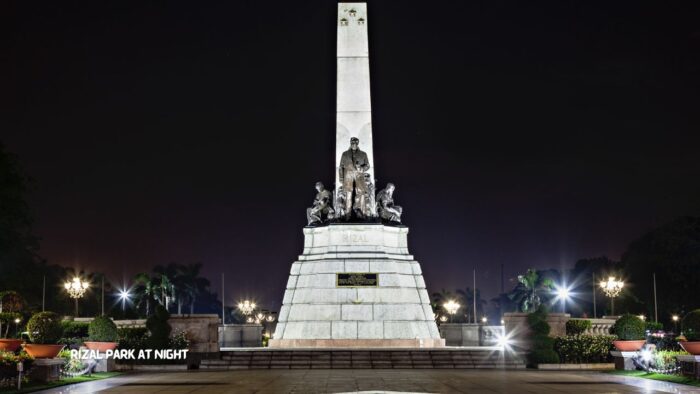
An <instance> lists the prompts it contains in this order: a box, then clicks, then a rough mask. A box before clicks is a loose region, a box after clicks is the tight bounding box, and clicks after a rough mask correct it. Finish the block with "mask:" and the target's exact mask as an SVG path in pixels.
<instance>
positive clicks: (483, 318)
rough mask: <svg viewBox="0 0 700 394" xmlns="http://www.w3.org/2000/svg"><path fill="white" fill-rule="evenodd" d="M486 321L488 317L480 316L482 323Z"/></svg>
mask: <svg viewBox="0 0 700 394" xmlns="http://www.w3.org/2000/svg"><path fill="white" fill-rule="evenodd" d="M488 321H489V319H488V318H487V317H486V316H484V317H482V318H481V322H482V323H484V324H486V323H487V322H488Z"/></svg>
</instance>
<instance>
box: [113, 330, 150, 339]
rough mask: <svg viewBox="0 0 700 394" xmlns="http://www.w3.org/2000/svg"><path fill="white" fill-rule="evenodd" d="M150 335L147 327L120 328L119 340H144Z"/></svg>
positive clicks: (118, 332) (118, 331)
mask: <svg viewBox="0 0 700 394" xmlns="http://www.w3.org/2000/svg"><path fill="white" fill-rule="evenodd" d="M147 334H148V328H146V327H119V328H117V337H118V338H119V340H120V341H121V340H133V339H143V338H144V337H145V336H146V335H147Z"/></svg>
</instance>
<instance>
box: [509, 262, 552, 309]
mask: <svg viewBox="0 0 700 394" xmlns="http://www.w3.org/2000/svg"><path fill="white" fill-rule="evenodd" d="M553 288H554V282H553V281H552V279H550V278H546V277H544V275H541V273H540V272H538V271H535V270H534V269H529V270H527V272H526V273H525V275H518V284H517V286H515V288H514V289H513V290H512V291H511V292H510V294H509V295H508V298H510V299H511V300H513V301H514V302H515V303H516V304H517V305H518V308H519V309H520V310H521V311H522V312H532V311H534V310H537V308H539V306H540V305H541V304H542V297H540V296H543V295H545V294H546V293H551V291H552V289H553Z"/></svg>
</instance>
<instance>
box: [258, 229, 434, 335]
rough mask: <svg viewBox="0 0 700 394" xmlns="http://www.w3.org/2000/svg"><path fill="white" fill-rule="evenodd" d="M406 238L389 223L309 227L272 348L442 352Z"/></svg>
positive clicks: (416, 266) (294, 264) (283, 305)
mask: <svg viewBox="0 0 700 394" xmlns="http://www.w3.org/2000/svg"><path fill="white" fill-rule="evenodd" d="M407 235H408V228H407V227H404V226H397V227H394V226H386V225H382V224H342V223H338V224H330V225H328V226H324V227H307V228H304V252H303V254H302V255H301V256H299V260H298V261H296V262H294V263H293V264H292V268H291V271H290V275H289V281H288V282H287V289H286V290H285V293H284V299H283V301H282V308H281V309H280V313H279V320H278V324H277V328H276V330H275V334H274V336H273V338H272V339H270V342H269V343H270V347H273V348H377V347H382V348H421V347H423V348H425V347H443V346H444V345H445V341H444V339H442V338H440V333H439V332H438V328H437V325H436V324H435V320H434V316H433V310H432V308H431V306H430V297H429V296H428V291H427V290H426V288H425V281H424V280H423V275H422V271H421V268H420V265H419V264H418V262H417V261H415V260H414V259H413V256H412V255H410V254H409V253H408V246H407Z"/></svg>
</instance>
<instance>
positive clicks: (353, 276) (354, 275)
mask: <svg viewBox="0 0 700 394" xmlns="http://www.w3.org/2000/svg"><path fill="white" fill-rule="evenodd" d="M335 285H336V286H337V287H377V286H379V275H377V274H375V273H367V272H346V273H337V274H335Z"/></svg>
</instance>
